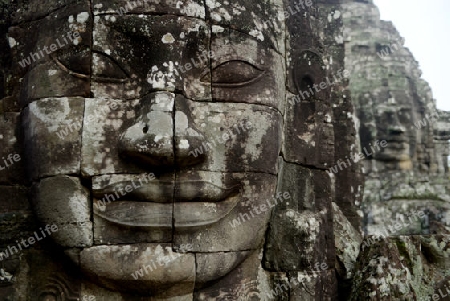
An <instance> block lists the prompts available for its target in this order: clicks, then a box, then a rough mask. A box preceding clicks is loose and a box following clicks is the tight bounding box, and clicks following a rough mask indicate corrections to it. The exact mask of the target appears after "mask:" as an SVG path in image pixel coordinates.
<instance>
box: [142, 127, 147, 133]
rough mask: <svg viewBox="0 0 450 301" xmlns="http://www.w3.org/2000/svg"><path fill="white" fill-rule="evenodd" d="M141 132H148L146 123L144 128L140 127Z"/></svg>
mask: <svg viewBox="0 0 450 301" xmlns="http://www.w3.org/2000/svg"><path fill="white" fill-rule="evenodd" d="M142 132H143V133H144V134H147V132H148V125H145V126H144V128H143V129H142Z"/></svg>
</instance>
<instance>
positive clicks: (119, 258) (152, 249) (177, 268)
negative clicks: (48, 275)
mask: <svg viewBox="0 0 450 301" xmlns="http://www.w3.org/2000/svg"><path fill="white" fill-rule="evenodd" d="M80 262H81V268H82V269H83V271H84V272H86V273H88V274H90V275H95V277H99V280H100V282H101V283H103V284H104V285H105V286H107V287H109V288H112V289H118V288H119V290H125V291H126V292H130V289H131V291H133V292H139V293H141V294H142V293H147V294H149V293H150V294H151V295H154V294H156V293H158V294H160V295H161V296H166V297H173V296H183V295H185V294H187V293H188V292H190V291H192V289H193V286H194V283H195V256H194V255H193V254H182V253H175V252H173V251H172V248H171V247H170V245H168V244H133V245H120V246H96V247H90V248H86V249H84V250H83V251H82V252H81V254H80ZM136 272H138V273H137V274H136ZM123 284H126V287H123ZM121 287H122V289H120V288H121Z"/></svg>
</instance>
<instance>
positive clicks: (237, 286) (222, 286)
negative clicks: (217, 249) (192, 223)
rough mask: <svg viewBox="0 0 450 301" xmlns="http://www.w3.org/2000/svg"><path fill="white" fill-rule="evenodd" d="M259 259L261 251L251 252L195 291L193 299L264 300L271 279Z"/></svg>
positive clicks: (210, 300)
mask: <svg viewBox="0 0 450 301" xmlns="http://www.w3.org/2000/svg"><path fill="white" fill-rule="evenodd" d="M206 256H210V255H209V254H206ZM214 257H215V256H213V258H214ZM261 259H262V253H261V252H259V251H255V252H253V253H252V254H251V255H250V256H249V257H248V258H247V259H246V260H245V261H244V262H243V263H242V264H240V265H238V266H237V267H236V268H235V269H234V270H232V271H231V272H230V273H228V274H227V275H226V276H224V277H222V278H221V279H220V280H218V281H216V282H213V283H211V284H210V285H209V286H207V287H205V288H203V289H202V290H198V291H197V292H195V293H194V300H207V301H213V300H241V299H242V300H265V299H266V298H267V297H266V296H267V294H269V293H270V287H271V279H270V274H269V273H268V272H267V271H265V270H264V269H263V268H262V267H261ZM255 267H256V269H255Z"/></svg>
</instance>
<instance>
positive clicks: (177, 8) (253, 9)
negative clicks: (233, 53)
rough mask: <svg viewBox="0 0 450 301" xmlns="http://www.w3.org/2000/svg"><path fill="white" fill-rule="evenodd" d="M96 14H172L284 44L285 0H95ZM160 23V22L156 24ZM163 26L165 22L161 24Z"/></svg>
mask: <svg viewBox="0 0 450 301" xmlns="http://www.w3.org/2000/svg"><path fill="white" fill-rule="evenodd" d="M93 7H94V15H98V16H100V15H106V14H115V15H159V16H164V15H172V16H182V17H187V18H190V19H193V18H195V19H198V20H203V21H205V22H206V23H208V24H209V26H210V27H211V28H212V29H213V30H214V27H215V26H220V27H225V28H231V29H234V30H236V31H239V32H241V33H244V34H247V35H249V36H251V37H253V38H255V39H257V40H258V41H260V42H262V43H265V44H268V45H271V46H272V47H274V48H275V49H277V50H280V49H279V48H280V47H279V46H280V45H283V44H284V43H281V39H282V37H283V35H282V33H283V32H284V28H283V22H282V21H281V20H283V12H284V6H283V2H282V0H269V1H264V2H263V1H249V0H245V1H226V0H225V1H215V0H206V1H203V0H187V1H173V0H139V1H115V2H114V3H113V4H112V3H111V1H106V0H103V1H102V0H97V1H93ZM154 25H156V26H158V25H157V24H154ZM159 26H163V25H159Z"/></svg>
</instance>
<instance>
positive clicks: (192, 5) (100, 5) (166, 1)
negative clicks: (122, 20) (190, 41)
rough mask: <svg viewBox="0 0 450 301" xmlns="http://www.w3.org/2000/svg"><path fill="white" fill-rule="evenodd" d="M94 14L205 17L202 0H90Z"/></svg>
mask: <svg viewBox="0 0 450 301" xmlns="http://www.w3.org/2000/svg"><path fill="white" fill-rule="evenodd" d="M92 4H93V7H94V14H95V15H101V14H116V16H117V14H119V15H123V14H144V13H149V14H151V13H153V14H155V13H156V14H157V13H169V14H173V15H177V16H186V17H194V18H198V19H205V7H204V3H203V1H200V0H187V1H183V2H173V1H170V0H162V1H155V0H137V1H126V0H113V1H110V0H108V1H105V0H94V1H92Z"/></svg>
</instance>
